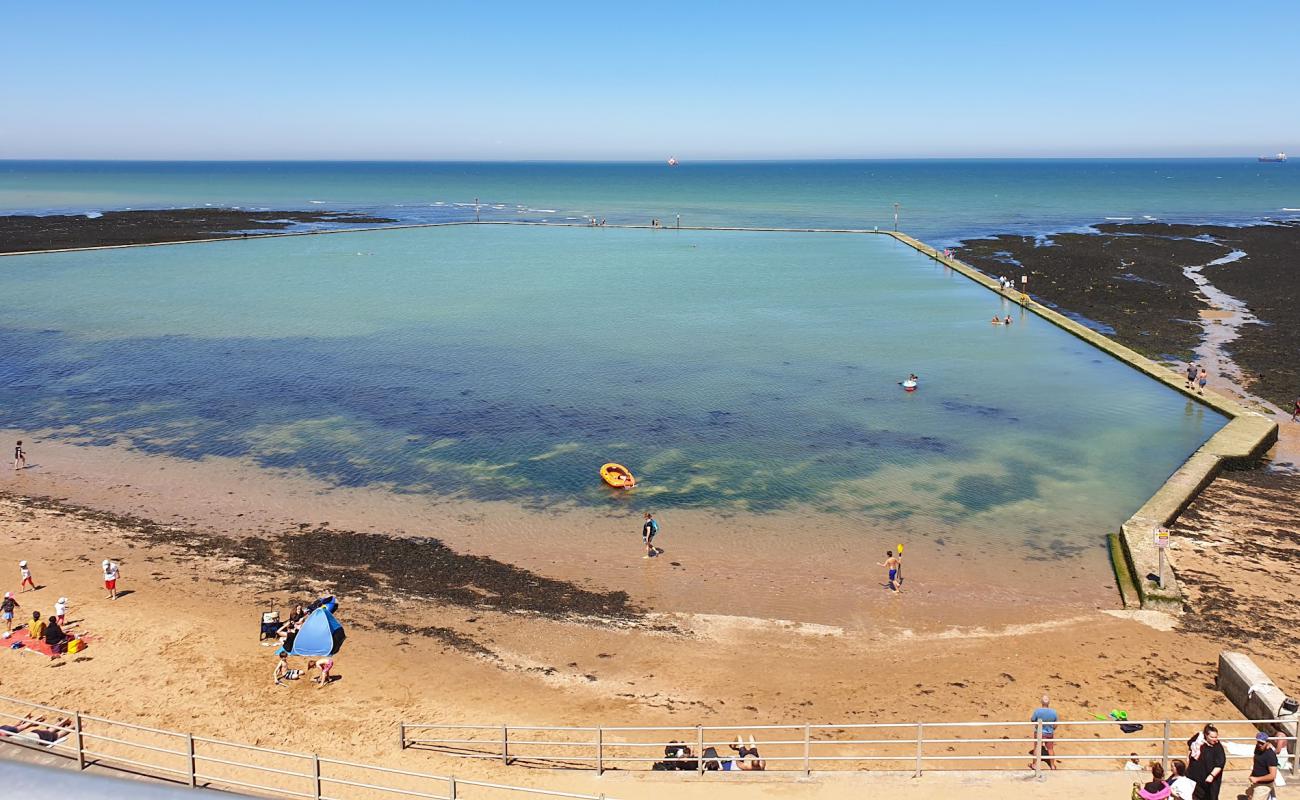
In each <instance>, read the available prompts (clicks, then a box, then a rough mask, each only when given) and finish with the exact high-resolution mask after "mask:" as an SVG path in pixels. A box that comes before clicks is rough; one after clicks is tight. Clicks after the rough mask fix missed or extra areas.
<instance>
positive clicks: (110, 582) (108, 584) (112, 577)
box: [102, 558, 121, 600]
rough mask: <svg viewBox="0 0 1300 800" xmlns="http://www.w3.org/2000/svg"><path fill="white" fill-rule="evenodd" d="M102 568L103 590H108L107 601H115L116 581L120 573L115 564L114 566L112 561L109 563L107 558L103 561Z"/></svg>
mask: <svg viewBox="0 0 1300 800" xmlns="http://www.w3.org/2000/svg"><path fill="white" fill-rule="evenodd" d="M102 566H103V567H104V588H105V589H106V590H108V599H109V600H116V599H117V579H118V576H119V574H120V573H121V570H120V569H118V566H117V564H114V563H113V562H112V561H109V560H108V559H107V558H106V559H104V563H103V565H102Z"/></svg>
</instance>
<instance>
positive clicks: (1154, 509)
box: [0, 220, 1278, 612]
mask: <svg viewBox="0 0 1300 800" xmlns="http://www.w3.org/2000/svg"><path fill="white" fill-rule="evenodd" d="M460 225H513V226H530V227H556V228H592V227H601V228H624V229H627V228H631V229H644V230H665V231H671V230H684V231H685V230H689V231H749V232H764V231H765V232H772V233H839V234H873V235H880V236H890V237H893V238H894V239H895V240H897V241H899V242H901V243H902V244H904V245H907V246H908V247H911V248H913V249H914V250H916V251H917V252H919V253H921V254H923V255H925V256H928V257H929V258H932V259H934V260H935V261H938V262H939V263H940V264H942V265H944V266H945V267H947V268H949V269H951V270H953V271H954V272H957V273H959V274H961V275H964V276H965V277H967V278H969V279H970V280H972V281H974V282H976V283H978V284H980V285H981V286H983V287H984V288H986V289H988V290H989V291H991V292H994V293H996V294H998V295H1000V296H1002V297H1005V298H1008V299H1010V300H1012V301H1014V302H1016V303H1019V304H1020V305H1021V306H1022V307H1024V308H1025V309H1026V310H1027V311H1030V312H1032V313H1034V314H1037V315H1038V316H1039V317H1042V318H1043V319H1044V320H1046V321H1048V322H1050V323H1052V324H1053V325H1055V326H1057V327H1058V328H1061V329H1062V330H1064V331H1066V332H1067V333H1070V334H1072V335H1074V336H1077V337H1078V338H1080V339H1082V340H1084V341H1085V342H1087V343H1088V344H1091V345H1092V346H1093V347H1096V348H1097V349H1099V350H1102V351H1104V352H1106V353H1108V354H1109V355H1111V356H1112V357H1114V358H1117V359H1119V360H1120V361H1123V362H1124V363H1126V364H1128V365H1129V366H1130V367H1133V368H1134V369H1136V370H1139V371H1140V372H1143V373H1145V374H1146V375H1147V376H1148V377H1151V378H1154V379H1155V380H1157V381H1160V382H1161V383H1163V384H1165V385H1166V386H1168V387H1169V388H1171V389H1173V390H1174V391H1177V392H1181V393H1182V394H1184V395H1186V396H1188V397H1189V398H1191V399H1192V400H1194V401H1196V402H1197V403H1201V404H1202V405H1205V406H1208V407H1210V408H1212V409H1214V410H1215V411H1217V412H1219V413H1220V414H1223V415H1224V416H1226V417H1228V420H1229V421H1228V424H1227V425H1225V426H1224V427H1223V428H1222V429H1220V430H1219V432H1218V433H1216V434H1214V436H1212V437H1210V439H1209V441H1207V442H1206V443H1205V444H1203V445H1201V447H1200V448H1199V449H1197V450H1196V452H1195V453H1193V454H1192V455H1191V457H1189V458H1188V459H1187V460H1186V461H1185V462H1183V464H1182V466H1180V467H1179V468H1178V469H1177V470H1175V471H1174V473H1173V474H1172V475H1171V476H1169V478H1168V480H1166V481H1165V482H1164V485H1162V486H1161V487H1160V488H1159V489H1158V490H1157V491H1156V493H1155V494H1154V495H1152V496H1151V498H1150V499H1149V500H1147V501H1146V503H1144V504H1143V505H1142V507H1141V508H1139V509H1138V510H1137V512H1135V513H1134V514H1133V516H1131V517H1129V518H1128V520H1126V521H1125V522H1124V523H1123V525H1121V526H1120V530H1119V531H1118V533H1115V534H1111V535H1112V536H1115V537H1116V540H1115V541H1116V544H1117V546H1116V547H1113V548H1112V561H1113V562H1114V567H1115V578H1116V581H1117V583H1118V584H1119V590H1120V595H1121V597H1122V598H1123V599H1124V603H1125V605H1129V604H1131V603H1137V604H1140V605H1141V607H1142V608H1148V609H1158V610H1163V611H1173V612H1179V611H1181V610H1182V606H1183V593H1182V589H1181V587H1180V586H1179V583H1178V578H1177V576H1176V575H1175V574H1174V570H1173V569H1172V567H1171V566H1166V568H1165V570H1164V575H1163V578H1162V579H1161V580H1156V581H1153V580H1151V579H1150V578H1148V577H1147V576H1158V575H1160V572H1161V569H1160V560H1159V552H1158V550H1157V548H1156V544H1155V530H1156V528H1158V527H1160V526H1165V525H1169V524H1170V523H1172V522H1173V521H1174V520H1175V519H1177V518H1178V515H1179V514H1181V513H1182V512H1183V510H1184V509H1186V508H1187V506H1188V505H1189V504H1191V502H1192V501H1193V500H1194V499H1195V498H1196V496H1197V495H1198V494H1199V493H1200V492H1201V490H1202V489H1204V488H1205V487H1206V486H1207V485H1209V483H1210V482H1211V481H1213V480H1214V477H1215V476H1216V475H1218V474H1219V472H1220V471H1221V470H1224V469H1249V468H1250V467H1253V466H1255V465H1256V464H1257V463H1258V461H1259V460H1260V459H1261V458H1262V457H1263V456H1264V454H1265V453H1266V452H1267V451H1268V449H1269V448H1270V447H1272V446H1273V445H1274V444H1275V443H1276V442H1277V436H1278V427H1277V423H1276V422H1274V421H1273V420H1271V419H1269V418H1268V417H1266V416H1265V415H1263V414H1260V413H1258V412H1255V411H1251V410H1249V409H1247V408H1245V407H1243V406H1241V405H1239V404H1238V403H1237V402H1235V401H1233V400H1232V399H1230V398H1228V397H1225V396H1224V395H1221V394H1219V393H1217V392H1214V391H1207V392H1206V393H1205V394H1204V395H1201V394H1197V393H1196V392H1192V391H1189V390H1188V389H1187V388H1186V387H1185V386H1184V379H1183V376H1182V375H1180V374H1177V373H1175V372H1173V371H1172V370H1170V369H1168V368H1167V367H1165V366H1164V365H1162V364H1160V363H1158V362H1156V361H1153V360H1151V359H1149V358H1147V357H1146V356H1143V355H1141V354H1140V353H1138V352H1136V351H1134V350H1131V349H1129V348H1128V347H1125V346H1124V345H1122V344H1120V343H1118V342H1116V341H1114V340H1113V339H1110V338H1108V337H1106V336H1104V335H1102V334H1100V333H1098V332H1097V331H1094V330H1092V329H1091V328H1089V327H1087V326H1086V325H1083V324H1081V323H1079V322H1076V321H1075V320H1072V319H1070V318H1069V317H1067V316H1065V315H1064V314H1061V313H1059V312H1057V311H1055V310H1053V309H1051V308H1049V307H1047V306H1045V305H1043V304H1042V303H1039V302H1038V301H1036V300H1034V299H1032V298H1031V297H1029V296H1028V295H1024V294H1021V293H1020V292H1017V291H1004V290H1003V289H1002V288H1001V287H1000V286H999V285H998V283H997V281H995V280H993V279H992V278H991V277H989V276H988V275H985V274H984V273H982V272H980V271H979V270H977V269H975V268H974V267H972V266H970V265H969V264H965V263H963V262H961V261H959V260H958V259H955V258H952V257H951V256H946V255H944V253H943V252H942V251H940V250H937V249H935V248H933V247H931V246H930V245H928V244H925V243H924V242H922V241H920V240H918V239H914V238H913V237H911V236H908V235H907V234H905V233H899V232H897V231H888V230H885V231H882V230H867V229H865V228H775V227H713V226H695V225H691V226H687V225H682V226H672V227H664V226H659V227H656V226H652V225H627V224H623V225H618V224H616V225H600V226H593V225H591V224H589V223H585V222H525V221H522V220H482V221H478V220H457V221H447V222H426V223H414V224H401V225H375V226H369V227H356V228H338V229H328V230H308V231H275V232H272V233H255V234H249V235H246V236H245V235H238V236H219V237H212V238H207V239H190V240H184V241H175V242H143V243H138V244H119V245H103V246H98V247H78V248H67V249H60V250H27V251H22V252H10V253H0V256H18V255H39V254H43V253H67V252H80V251H83V250H118V249H124V248H130V247H158V246H163V245H177V244H203V243H207V242H231V241H248V240H252V239H275V238H282V237H287V236H320V235H326V234H337V233H366V232H372V231H392V230H407V229H412V228H442V227H452V226H460Z"/></svg>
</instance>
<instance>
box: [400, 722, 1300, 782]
mask: <svg viewBox="0 0 1300 800" xmlns="http://www.w3.org/2000/svg"><path fill="white" fill-rule="evenodd" d="M1120 722H1121V721H1116V720H1111V719H1106V720H1081V721H1074V722H1057V723H1055V725H1054V728H1055V730H1054V731H1048V732H1046V733H1045V732H1044V723H1042V722H1019V721H1017V722H871V723H851V724H843V725H831V724H807V725H737V726H718V725H696V726H689V727H688V726H617V727H608V726H594V727H563V726H547V725H446V724H423V723H414V722H403V723H401V724H400V730H399V737H400V739H401V743H402V747H403V749H406V748H415V749H425V750H434V751H437V752H441V753H445V754H450V755H456V756H461V757H464V758H486V759H497V760H500V761H501V762H503V763H506V764H511V763H514V764H521V765H528V766H537V767H550V768H557V767H558V768H571V769H594V770H595V771H596V772H597V773H603V772H604V771H605V770H608V769H626V768H633V769H635V768H649V767H650V766H651V765H652V764H655V763H660V762H662V763H663V764H665V765H667V766H666V768H668V769H684V770H689V771H692V772H696V773H699V774H703V773H704V772H705V771H706V770H711V769H717V768H719V767H720V766H721V763H720V762H726V761H729V760H731V759H732V757H733V754H732V752H731V750H730V749H729V747H730V745H732V744H735V742H736V739H737V737H742V736H743V737H745V742H744V744H745V746H747V747H748V746H749V737H753V738H754V744H755V746H756V747H758V748H759V750H760V751H761V758H762V760H763V762H765V769H767V770H768V771H771V770H798V771H801V772H803V773H804V774H805V775H807V774H811V773H812V772H813V771H829V770H852V771H860V770H895V771H897V770H909V771H911V772H912V773H913V774H915V775H917V776H920V775H921V774H922V772H924V771H925V770H943V769H962V770H997V769H1018V770H1024V769H1026V768H1028V769H1033V770H1034V771H1035V772H1037V773H1039V775H1040V777H1041V775H1042V773H1043V772H1045V771H1048V770H1049V769H1055V768H1056V767H1057V766H1070V765H1076V764H1077V765H1079V766H1082V767H1087V766H1089V765H1098V768H1101V767H1100V764H1099V762H1110V764H1108V765H1106V766H1105V769H1113V768H1114V767H1115V766H1118V765H1117V764H1116V763H1115V762H1117V761H1127V760H1129V759H1130V758H1131V757H1132V756H1133V755H1136V756H1137V757H1138V759H1139V760H1140V761H1141V762H1142V763H1143V765H1144V766H1143V769H1144V770H1145V768H1146V767H1145V764H1146V762H1148V761H1151V760H1156V761H1160V762H1162V764H1163V765H1164V767H1165V769H1166V771H1168V769H1169V762H1170V761H1171V760H1172V759H1174V758H1183V759H1184V760H1186V746H1187V740H1188V739H1189V738H1190V737H1191V736H1193V735H1195V733H1196V732H1198V731H1199V730H1201V728H1202V726H1204V725H1206V724H1213V725H1215V726H1216V727H1217V728H1218V729H1219V732H1220V740H1221V741H1223V742H1234V743H1237V742H1240V743H1250V744H1251V745H1252V746H1253V743H1254V741H1255V734H1256V733H1257V732H1258V730H1259V729H1260V728H1266V729H1267V730H1269V731H1270V732H1272V731H1283V730H1286V729H1287V728H1290V729H1291V731H1292V732H1291V733H1289V734H1286V735H1285V738H1286V740H1287V745H1288V750H1289V751H1290V753H1291V757H1290V761H1289V763H1288V764H1287V765H1286V768H1288V769H1289V770H1290V772H1291V775H1293V776H1295V775H1298V774H1300V759H1297V758H1296V757H1295V753H1296V749H1297V748H1296V744H1297V742H1296V735H1295V732H1294V730H1295V729H1294V728H1293V727H1292V726H1295V725H1296V722H1297V720H1296V717H1288V718H1286V719H1268V720H1127V719H1126V720H1122V722H1123V723H1124V724H1125V725H1141V726H1142V728H1141V730H1138V731H1135V732H1133V733H1123V732H1122V731H1121V730H1120V728H1119V724H1120ZM1283 726H1287V727H1286V728H1284V727H1283ZM1048 727H1049V728H1050V727H1052V726H1051V725H1050V724H1049V726H1048ZM678 746H685V747H687V748H689V749H690V755H688V756H686V757H685V758H677V759H670V758H668V757H667V756H666V753H667V752H668V750H669V748H672V747H678ZM709 748H712V749H713V750H714V751H716V752H717V753H718V757H717V758H716V759H714V758H712V757H705V758H701V757H700V756H702V755H703V754H705V753H706V752H708V750H709ZM1234 759H1245V760H1247V761H1249V757H1248V756H1233V755H1231V754H1229V756H1228V760H1229V764H1231V763H1232V761H1233V760H1234ZM1049 762H1056V763H1055V764H1052V763H1049ZM661 768H665V767H661Z"/></svg>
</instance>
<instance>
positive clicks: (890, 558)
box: [876, 550, 902, 592]
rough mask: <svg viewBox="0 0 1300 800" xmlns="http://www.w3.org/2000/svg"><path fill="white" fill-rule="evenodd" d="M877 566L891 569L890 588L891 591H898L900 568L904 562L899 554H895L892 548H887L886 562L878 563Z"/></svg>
mask: <svg viewBox="0 0 1300 800" xmlns="http://www.w3.org/2000/svg"><path fill="white" fill-rule="evenodd" d="M876 566H878V567H884V568H885V569H887V570H889V590H890V591H891V592H897V591H898V568H899V567H900V566H902V562H901V561H900V560H899V558H898V556H896V555H894V552H893V551H892V550H886V551H885V561H884V563H881V564H877V565H876Z"/></svg>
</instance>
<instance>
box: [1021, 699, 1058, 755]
mask: <svg viewBox="0 0 1300 800" xmlns="http://www.w3.org/2000/svg"><path fill="white" fill-rule="evenodd" d="M1040 703H1041V704H1040V705H1039V706H1038V708H1036V709H1034V713H1033V715H1032V716H1030V717H1029V721H1030V722H1037V723H1039V724H1040V726H1041V727H1042V730H1043V749H1042V752H1040V753H1037V754H1036V755H1035V759H1034V760H1035V761H1037V760H1038V758H1039V757H1041V758H1043V763H1045V764H1047V768H1048V769H1056V760H1055V759H1056V723H1057V722H1058V721H1059V720H1060V715H1058V714H1057V713H1056V709H1054V708H1052V698H1051V697H1049V696H1048V695H1043V698H1042V700H1041V701H1040ZM1029 768H1030V769H1033V768H1034V765H1033V764H1030V765H1029Z"/></svg>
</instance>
